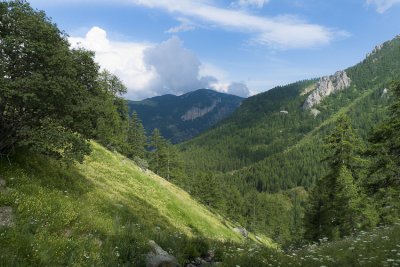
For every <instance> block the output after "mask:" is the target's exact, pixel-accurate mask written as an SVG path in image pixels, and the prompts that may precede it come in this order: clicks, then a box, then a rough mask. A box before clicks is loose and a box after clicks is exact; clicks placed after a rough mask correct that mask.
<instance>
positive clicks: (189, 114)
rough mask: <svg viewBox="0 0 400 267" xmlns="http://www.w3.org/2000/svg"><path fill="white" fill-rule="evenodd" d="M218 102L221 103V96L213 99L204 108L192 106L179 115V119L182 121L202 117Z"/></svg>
mask: <svg viewBox="0 0 400 267" xmlns="http://www.w3.org/2000/svg"><path fill="white" fill-rule="evenodd" d="M218 103H221V98H218V99H217V100H215V101H213V103H212V105H211V106H209V107H205V108H198V107H192V108H191V109H189V110H188V111H186V113H185V114H184V115H182V116H181V119H182V120H183V121H189V120H191V121H192V120H195V119H197V118H200V117H203V116H204V115H206V114H207V113H209V112H210V111H212V110H213V109H214V108H215V107H216V106H217V104H218Z"/></svg>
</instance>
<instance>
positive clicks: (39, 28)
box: [0, 1, 102, 161]
mask: <svg viewBox="0 0 400 267" xmlns="http://www.w3.org/2000/svg"><path fill="white" fill-rule="evenodd" d="M0 22H1V23H0V114H1V115H0V153H2V154H9V153H10V151H12V149H13V148H14V147H16V146H28V147H30V148H31V149H34V150H36V151H38V152H41V153H44V154H48V155H51V156H54V157H57V158H66V159H71V160H77V161H82V160H83V156H84V155H86V154H88V153H89V152H90V148H89V144H88V142H87V140H88V138H91V137H93V136H94V134H95V129H96V123H97V118H98V115H99V111H100V107H101V106H98V97H99V96H100V95H102V92H101V89H100V87H99V86H98V82H97V78H98V69H99V67H98V65H97V64H96V63H95V62H94V60H93V57H94V54H93V53H92V52H88V51H85V50H81V49H78V50H75V49H72V50H71V49H70V47H69V43H68V40H67V36H66V35H65V33H63V32H61V31H60V30H59V29H58V28H57V26H56V25H55V24H53V23H51V21H50V19H49V18H47V17H46V15H45V13H44V12H41V11H35V10H33V9H32V8H31V7H30V6H29V4H28V3H26V2H25V1H9V2H4V1H3V2H0Z"/></svg>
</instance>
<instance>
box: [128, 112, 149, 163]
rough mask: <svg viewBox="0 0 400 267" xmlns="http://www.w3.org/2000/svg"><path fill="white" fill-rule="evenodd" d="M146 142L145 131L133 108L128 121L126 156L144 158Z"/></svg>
mask: <svg viewBox="0 0 400 267" xmlns="http://www.w3.org/2000/svg"><path fill="white" fill-rule="evenodd" d="M146 142H147V137H146V131H145V130H144V127H143V124H142V122H141V120H140V119H139V117H138V115H137V113H136V111H135V110H134V111H132V118H131V119H130V121H129V131H128V146H129V154H128V156H129V157H130V158H132V159H135V158H136V157H138V158H140V159H144V158H145V155H146V149H145V147H146Z"/></svg>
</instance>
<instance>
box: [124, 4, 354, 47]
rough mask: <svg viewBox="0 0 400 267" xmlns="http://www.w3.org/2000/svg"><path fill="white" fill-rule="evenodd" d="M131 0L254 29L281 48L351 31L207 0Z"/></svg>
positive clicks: (264, 40) (256, 34) (307, 44)
mask: <svg viewBox="0 0 400 267" xmlns="http://www.w3.org/2000/svg"><path fill="white" fill-rule="evenodd" d="M131 1H132V2H133V3H135V4H137V5H142V6H146V7H149V8H161V9H165V10H167V11H169V12H171V13H179V14H182V15H184V16H187V17H191V18H196V19H200V20H202V21H203V22H206V23H211V24H212V25H213V26H216V27H220V28H223V29H225V30H230V31H239V32H246V33H250V34H251V35H253V37H252V39H253V40H254V41H255V42H257V43H260V44H263V45H267V46H269V47H272V48H277V49H293V48H309V47H315V46H320V45H326V44H328V43H330V42H331V41H332V40H334V39H335V38H338V37H343V36H346V35H347V34H346V33H345V32H343V31H337V30H334V29H330V28H326V27H323V26H321V25H317V24H310V23H307V22H304V21H301V20H299V19H297V18H296V17H294V16H278V17H261V16H256V15H253V14H250V13H248V12H246V11H244V10H232V9H224V8H219V7H216V6H214V5H213V4H212V2H210V1H205V0H203V1H201V0H197V1H195V0H181V1H179V2H176V1H174V2H173V3H172V2H171V1H170V0H131ZM239 2H240V1H239ZM247 2H254V1H247ZM257 2H259V1H257ZM262 2H263V3H264V2H265V1H262ZM260 3H261V2H260Z"/></svg>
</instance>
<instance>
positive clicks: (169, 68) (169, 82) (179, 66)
mask: <svg viewBox="0 0 400 267" xmlns="http://www.w3.org/2000/svg"><path fill="white" fill-rule="evenodd" d="M143 60H144V63H145V65H146V66H147V67H148V68H151V69H153V70H154V71H155V72H156V73H157V77H156V78H155V79H153V81H152V83H153V84H152V87H153V88H157V93H159V94H167V93H170V94H183V93H186V92H189V91H193V90H196V89H200V88H206V87H208V85H209V83H210V82H211V81H212V82H215V81H216V78H214V77H210V76H203V77H199V72H200V66H201V62H200V60H199V59H198V58H197V56H196V54H195V53H194V52H193V51H191V50H189V49H186V48H184V47H183V42H182V41H181V40H180V39H179V38H178V37H176V36H173V37H172V38H171V39H169V40H167V41H165V42H162V43H161V44H159V45H156V46H154V47H151V48H148V49H146V50H145V51H144V58H143Z"/></svg>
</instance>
